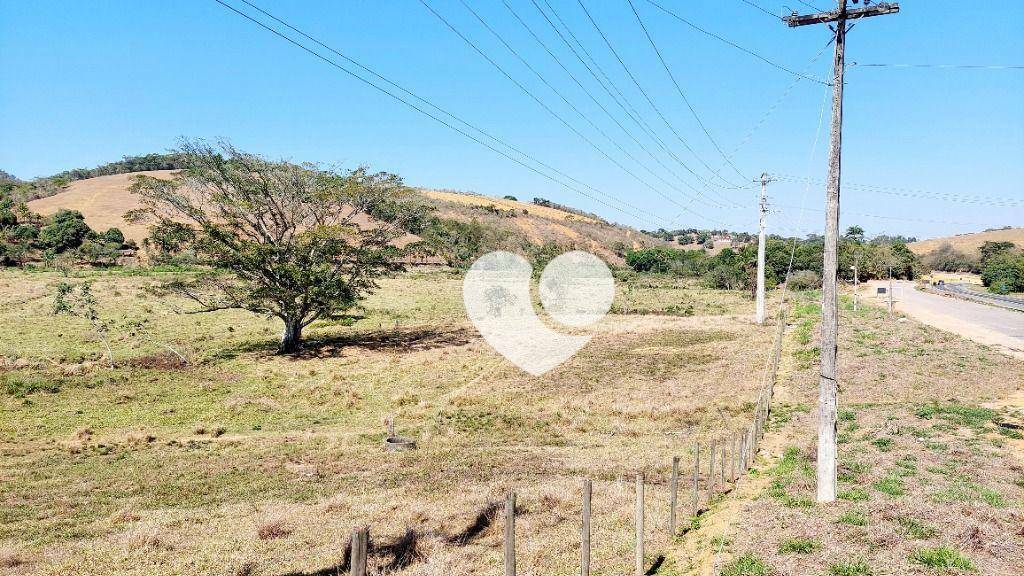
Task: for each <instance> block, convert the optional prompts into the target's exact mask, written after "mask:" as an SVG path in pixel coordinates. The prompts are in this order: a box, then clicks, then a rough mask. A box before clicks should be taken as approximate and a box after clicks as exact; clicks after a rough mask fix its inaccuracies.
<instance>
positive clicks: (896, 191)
mask: <svg viewBox="0 0 1024 576" xmlns="http://www.w3.org/2000/svg"><path fill="white" fill-rule="evenodd" d="M772 176H773V177H775V178H777V179H779V180H786V181H790V182H812V183H814V184H824V183H825V182H824V180H821V179H820V178H806V177H803V176H790V175H787V174H773V175H772ZM843 186H844V187H846V188H853V189H857V190H863V191H865V192H871V193H878V194H888V195H891V196H902V197H905V198H927V199H933V200H944V201H947V202H958V203H962V204H983V205H990V206H1024V198H1012V197H1000V196H988V195H983V194H954V193H951V192H929V191H926V190H919V189H916V188H903V187H898V186H880V185H874V184H856V183H853V182H843Z"/></svg>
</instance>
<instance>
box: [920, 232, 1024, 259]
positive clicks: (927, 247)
mask: <svg viewBox="0 0 1024 576" xmlns="http://www.w3.org/2000/svg"><path fill="white" fill-rule="evenodd" d="M985 242H1013V243H1014V244H1016V245H1017V247H1018V248H1019V247H1024V228H1009V229H1006V230H991V231H989V232H976V233H974V234H961V235H959V236H949V237H946V238H930V239H928V240H920V241H918V242H911V243H910V244H907V247H908V248H910V249H911V250H913V251H914V253H915V254H920V255H922V256H923V255H925V254H928V253H929V252H931V251H933V250H935V249H936V248H938V247H939V246H942V245H943V244H949V245H950V246H952V247H953V248H955V249H957V250H959V251H960V252H963V253H964V254H967V255H968V256H977V255H978V248H981V245H982V244H984V243H985Z"/></svg>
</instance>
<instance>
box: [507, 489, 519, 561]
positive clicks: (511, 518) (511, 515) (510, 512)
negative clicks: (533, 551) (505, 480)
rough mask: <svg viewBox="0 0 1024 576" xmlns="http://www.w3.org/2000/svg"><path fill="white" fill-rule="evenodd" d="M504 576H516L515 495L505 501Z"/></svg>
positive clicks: (509, 496) (509, 494) (512, 493)
mask: <svg viewBox="0 0 1024 576" xmlns="http://www.w3.org/2000/svg"><path fill="white" fill-rule="evenodd" d="M505 576H516V493H515V491H514V490H511V491H509V493H508V498H507V499H506V500H505Z"/></svg>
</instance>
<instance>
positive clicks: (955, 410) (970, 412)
mask: <svg viewBox="0 0 1024 576" xmlns="http://www.w3.org/2000/svg"><path fill="white" fill-rule="evenodd" d="M917 417H918V418H923V419H926V420H931V419H934V418H940V419H943V420H946V421H947V422H949V423H951V424H956V425H959V426H967V427H969V428H974V429H975V430H981V429H983V428H984V427H985V425H986V424H988V423H989V422H992V420H994V419H995V417H996V411H995V410H992V409H989V408H979V407H977V406H965V405H963V404H947V405H940V404H934V403H933V404H928V405H926V406H922V407H921V408H919V409H918V410H917Z"/></svg>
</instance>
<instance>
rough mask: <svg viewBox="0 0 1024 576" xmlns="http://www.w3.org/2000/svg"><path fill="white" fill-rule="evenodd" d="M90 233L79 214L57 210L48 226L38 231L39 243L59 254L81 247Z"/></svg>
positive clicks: (73, 211)
mask: <svg viewBox="0 0 1024 576" xmlns="http://www.w3.org/2000/svg"><path fill="white" fill-rule="evenodd" d="M91 232H92V229H90V228H89V226H88V224H86V223H85V216H82V213H81V212H79V211H77V210H58V211H57V213H56V214H54V215H53V218H52V219H51V220H50V224H49V225H47V226H44V227H43V229H42V230H40V231H39V241H40V242H42V244H43V246H44V247H45V248H48V249H50V250H53V251H54V252H55V253H60V252H63V251H65V250H70V249H72V248H78V247H79V246H81V244H82V242H83V241H84V240H85V239H86V237H87V236H89V234H90V233H91Z"/></svg>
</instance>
